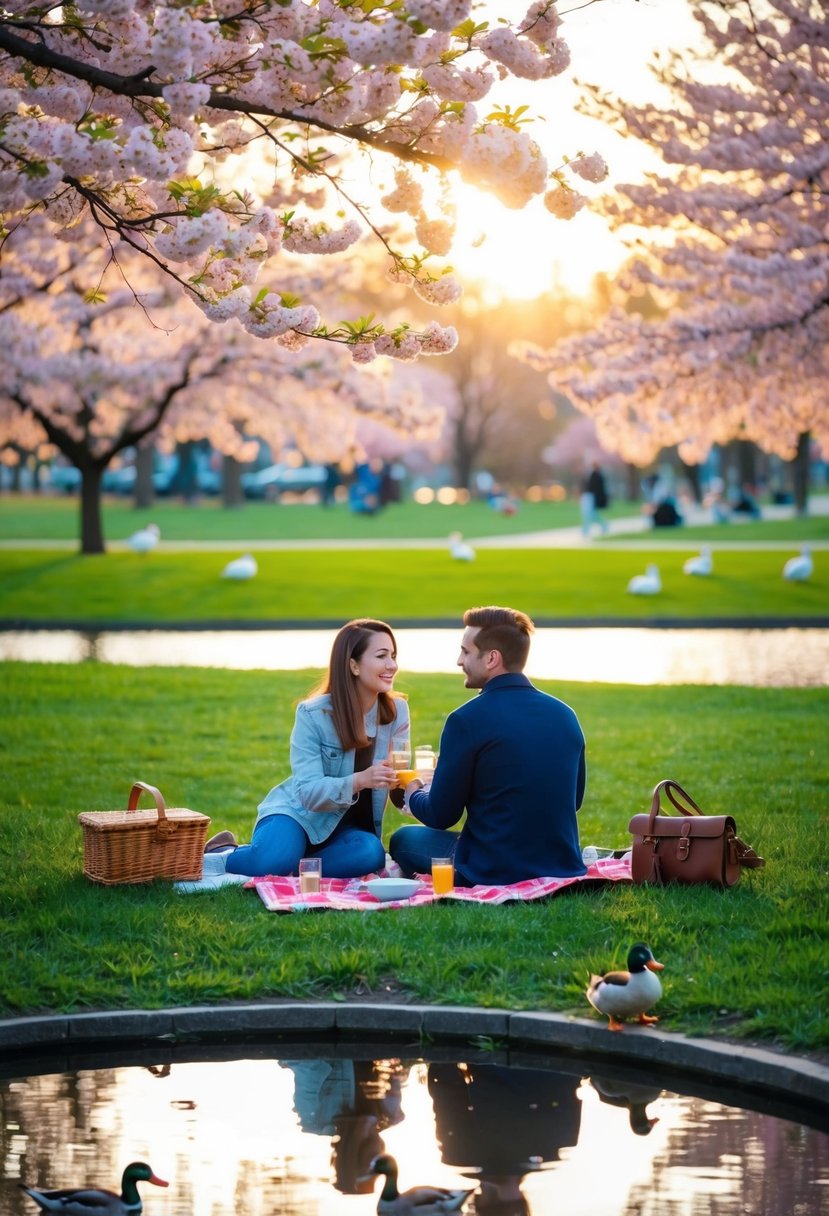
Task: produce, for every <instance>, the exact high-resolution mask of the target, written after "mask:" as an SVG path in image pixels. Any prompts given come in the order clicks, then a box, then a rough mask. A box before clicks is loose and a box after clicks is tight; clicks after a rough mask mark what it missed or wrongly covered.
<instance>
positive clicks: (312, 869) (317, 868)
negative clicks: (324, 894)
mask: <svg viewBox="0 0 829 1216" xmlns="http://www.w3.org/2000/svg"><path fill="white" fill-rule="evenodd" d="M321 885H322V858H321V857H303V858H302V860H301V861H300V863H299V889H300V891H301V893H302V894H303V895H315V894H316V893H317V892H318V891H319V889H320V886H321Z"/></svg>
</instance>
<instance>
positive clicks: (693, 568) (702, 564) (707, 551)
mask: <svg viewBox="0 0 829 1216" xmlns="http://www.w3.org/2000/svg"><path fill="white" fill-rule="evenodd" d="M682 569H683V572H684V573H685V574H697V575H701V576H702V577H707V576H708V575H709V574H711V573H713V570H714V559H713V557H712V556H711V546H710V545H703V546H702V549H701V550H700V552H699V553H698V554H697V556H696V557H689V558H688V560H687V561H686V562H685V563H684V565H683V567H682Z"/></svg>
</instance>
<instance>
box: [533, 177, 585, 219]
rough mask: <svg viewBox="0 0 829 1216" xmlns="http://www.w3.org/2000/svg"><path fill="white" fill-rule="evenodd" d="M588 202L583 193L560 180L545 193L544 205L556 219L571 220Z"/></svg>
mask: <svg viewBox="0 0 829 1216" xmlns="http://www.w3.org/2000/svg"><path fill="white" fill-rule="evenodd" d="M586 202H587V199H586V198H585V196H584V195H583V194H579V193H578V192H577V191H576V190H571V189H570V187H569V186H565V185H564V184H563V183H561V182H559V183H558V184H557V185H555V186H553V188H552V190H548V191H547V193H546V194H545V195H544V206H545V207H546V208H547V210H548V211H549V212H551V213H552V214H553V215H554V216H555V217H556V219H559V220H571V219H572V218H573V216H574V215H576V213H577V212H579V211H581V209H582V207H583V206H584V205H585V203H586Z"/></svg>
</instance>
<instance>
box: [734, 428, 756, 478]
mask: <svg viewBox="0 0 829 1216" xmlns="http://www.w3.org/2000/svg"><path fill="white" fill-rule="evenodd" d="M737 473H738V476H739V478H740V489H743V488H745V489H750V490H751V491H754V490H755V489H756V487H757V447H756V445H755V444H753V443H752V442H751V440H750V439H738V440H737Z"/></svg>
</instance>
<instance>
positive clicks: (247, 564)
mask: <svg viewBox="0 0 829 1216" xmlns="http://www.w3.org/2000/svg"><path fill="white" fill-rule="evenodd" d="M258 573H259V567H258V566H257V564H256V558H255V557H254V556H253V554H252V553H243V554H242V556H241V557H236V558H234V559H233V561H232V562H228V563H227V565H226V566H225V568H224V570H223V571H222V578H234V579H237V580H238V581H240V582H241V581H244V579H248V578H255V577H256V575H257V574H258Z"/></svg>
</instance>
